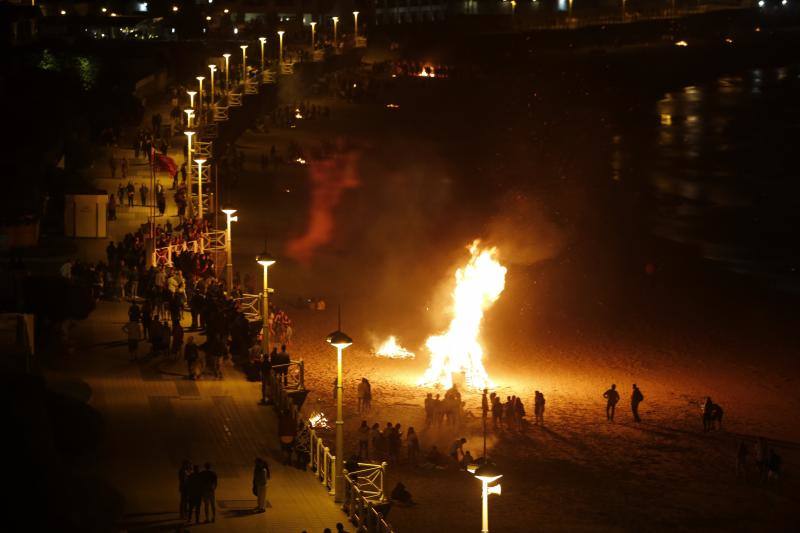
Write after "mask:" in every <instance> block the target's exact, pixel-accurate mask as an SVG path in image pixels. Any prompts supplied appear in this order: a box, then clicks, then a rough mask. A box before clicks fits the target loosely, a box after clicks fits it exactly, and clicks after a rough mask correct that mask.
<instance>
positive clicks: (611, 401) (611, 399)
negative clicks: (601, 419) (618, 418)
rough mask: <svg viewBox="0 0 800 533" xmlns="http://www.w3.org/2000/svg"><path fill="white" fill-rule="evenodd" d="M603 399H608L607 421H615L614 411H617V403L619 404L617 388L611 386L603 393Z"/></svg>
mask: <svg viewBox="0 0 800 533" xmlns="http://www.w3.org/2000/svg"><path fill="white" fill-rule="evenodd" d="M603 398H605V399H606V419H608V420H611V421H612V422H613V421H614V411H616V410H617V402H619V392H617V386H616V385H615V384H612V385H611V388H610V389H608V390H607V391H605V392H604V393H603Z"/></svg>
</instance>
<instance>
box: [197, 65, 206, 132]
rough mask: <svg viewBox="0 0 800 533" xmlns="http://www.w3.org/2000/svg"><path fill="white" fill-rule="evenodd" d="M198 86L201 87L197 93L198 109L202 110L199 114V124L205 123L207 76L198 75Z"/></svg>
mask: <svg viewBox="0 0 800 533" xmlns="http://www.w3.org/2000/svg"><path fill="white" fill-rule="evenodd" d="M196 79H197V86H198V87H199V92H198V93H197V110H198V111H199V112H200V113H199V114H198V117H197V118H198V120H197V122H198V124H202V123H203V80H204V79H206V78H205V76H197V78H196Z"/></svg>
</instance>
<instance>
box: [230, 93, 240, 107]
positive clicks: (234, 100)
mask: <svg viewBox="0 0 800 533" xmlns="http://www.w3.org/2000/svg"><path fill="white" fill-rule="evenodd" d="M228 106H229V107H242V93H228Z"/></svg>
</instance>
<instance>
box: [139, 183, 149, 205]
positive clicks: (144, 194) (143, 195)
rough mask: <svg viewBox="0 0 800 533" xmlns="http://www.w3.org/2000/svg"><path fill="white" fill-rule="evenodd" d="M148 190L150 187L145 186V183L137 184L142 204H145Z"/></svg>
mask: <svg viewBox="0 0 800 533" xmlns="http://www.w3.org/2000/svg"><path fill="white" fill-rule="evenodd" d="M148 192H150V189H148V188H147V185H145V184H144V183H142V184H141V185H140V186H139V198H140V199H141V200H142V206H146V205H147V193H148Z"/></svg>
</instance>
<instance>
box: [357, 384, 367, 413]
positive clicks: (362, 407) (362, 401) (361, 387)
mask: <svg viewBox="0 0 800 533" xmlns="http://www.w3.org/2000/svg"><path fill="white" fill-rule="evenodd" d="M366 398H367V378H361V382H360V383H359V384H358V412H359V413H364V412H366V410H367V407H366V403H367V400H366Z"/></svg>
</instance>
